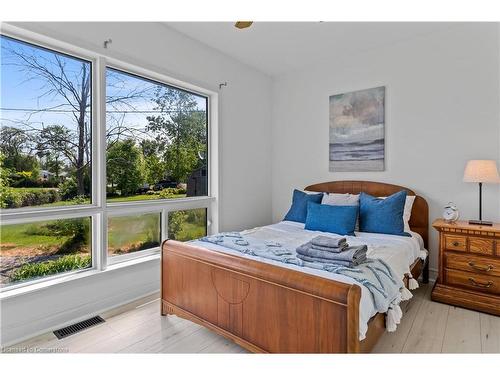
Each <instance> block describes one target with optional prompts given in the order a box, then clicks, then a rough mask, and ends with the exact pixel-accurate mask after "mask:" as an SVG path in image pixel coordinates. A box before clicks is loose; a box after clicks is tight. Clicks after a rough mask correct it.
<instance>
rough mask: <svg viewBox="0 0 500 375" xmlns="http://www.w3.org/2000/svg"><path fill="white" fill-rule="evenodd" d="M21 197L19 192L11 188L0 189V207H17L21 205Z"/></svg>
mask: <svg viewBox="0 0 500 375" xmlns="http://www.w3.org/2000/svg"><path fill="white" fill-rule="evenodd" d="M22 203H23V199H22V195H21V194H20V192H17V191H15V190H14V189H11V188H4V189H2V196H1V203H0V206H1V207H2V208H18V207H22Z"/></svg>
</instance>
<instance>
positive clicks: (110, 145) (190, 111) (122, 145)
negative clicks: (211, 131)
mask: <svg viewBox="0 0 500 375" xmlns="http://www.w3.org/2000/svg"><path fill="white" fill-rule="evenodd" d="M106 90H107V91H106V143H107V149H106V159H107V164H106V168H107V169H106V177H107V201H108V203H113V202H123V201H140V200H151V199H173V198H185V197H193V196H207V195H208V174H207V167H208V163H207V159H208V157H207V156H208V136H207V134H208V132H207V129H208V122H207V114H208V99H207V98H206V97H203V96H200V95H197V94H194V93H192V92H189V91H186V90H182V89H179V88H176V87H173V86H170V85H167V84H164V83H159V82H156V81H153V80H150V79H147V78H143V77H140V76H137V75H133V74H129V73H126V72H123V71H120V70H117V69H114V68H109V67H108V68H107V69H106Z"/></svg>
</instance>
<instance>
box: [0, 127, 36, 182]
mask: <svg viewBox="0 0 500 375" xmlns="http://www.w3.org/2000/svg"><path fill="white" fill-rule="evenodd" d="M34 148H35V146H34V140H33V137H32V136H31V135H30V134H27V133H26V132H25V131H24V130H22V129H17V128H15V127H12V126H4V127H2V131H1V132H0V152H1V153H2V155H3V158H2V163H1V166H2V167H3V168H8V169H11V170H12V171H13V172H22V171H34V170H38V160H37V159H36V157H35V156H34V155H31V152H32V151H33V149H34Z"/></svg>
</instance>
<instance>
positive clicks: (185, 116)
mask: <svg viewBox="0 0 500 375" xmlns="http://www.w3.org/2000/svg"><path fill="white" fill-rule="evenodd" d="M153 100H154V101H155V103H156V105H157V106H156V108H155V110H159V111H160V112H161V113H160V114H159V115H156V116H148V117H147V120H148V122H149V123H148V125H147V126H146V130H147V131H150V132H153V134H155V136H156V140H157V141H158V142H161V143H164V144H165V153H164V161H165V165H166V168H167V170H168V172H169V173H170V176H171V177H172V178H173V179H174V180H176V181H178V182H186V181H187V178H188V176H189V174H190V173H191V172H192V171H193V170H194V169H196V168H198V167H201V166H202V165H203V162H204V161H203V158H202V157H200V156H201V155H202V154H203V153H204V152H205V151H206V113H205V112H204V111H199V110H197V102H196V99H195V96H194V95H192V94H190V93H188V92H185V91H181V90H177V89H173V88H169V87H159V88H158V89H157V90H156V92H155V96H154V99H153Z"/></svg>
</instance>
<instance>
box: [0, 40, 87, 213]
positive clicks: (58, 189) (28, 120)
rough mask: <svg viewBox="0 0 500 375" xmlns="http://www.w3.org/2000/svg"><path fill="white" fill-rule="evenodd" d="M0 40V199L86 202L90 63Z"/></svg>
mask: <svg viewBox="0 0 500 375" xmlns="http://www.w3.org/2000/svg"><path fill="white" fill-rule="evenodd" d="M0 41H1V48H2V53H1V76H2V81H1V89H0V91H1V98H2V102H1V115H0V124H1V131H0V168H1V170H2V172H1V182H0V189H1V190H2V194H1V196H2V198H0V206H1V207H2V208H7V209H9V208H20V207H30V206H43V207H52V208H53V207H58V206H67V205H77V204H78V205H81V204H90V203H91V195H92V171H91V168H92V163H91V162H92V116H91V113H92V63H91V62H90V61H87V60H83V59H80V58H76V57H73V56H69V55H67V54H63V53H60V52H56V51H54V50H50V49H47V48H44V47H39V46H36V45H34V44H30V43H27V42H24V41H20V40H17V39H14V38H10V37H7V36H4V35H2V36H0Z"/></svg>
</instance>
